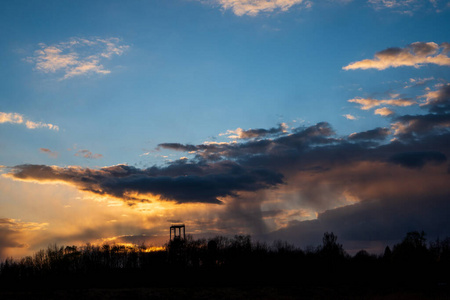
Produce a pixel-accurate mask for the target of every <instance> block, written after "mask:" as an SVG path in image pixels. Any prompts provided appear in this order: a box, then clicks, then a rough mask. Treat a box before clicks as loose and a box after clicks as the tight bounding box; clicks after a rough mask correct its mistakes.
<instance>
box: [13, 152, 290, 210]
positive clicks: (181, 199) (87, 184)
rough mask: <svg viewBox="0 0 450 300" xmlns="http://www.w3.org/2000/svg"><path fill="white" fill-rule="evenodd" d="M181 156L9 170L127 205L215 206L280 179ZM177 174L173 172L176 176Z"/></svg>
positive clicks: (25, 177)
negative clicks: (141, 163)
mask: <svg viewBox="0 0 450 300" xmlns="http://www.w3.org/2000/svg"><path fill="white" fill-rule="evenodd" d="M184 161H185V160H180V161H178V162H177V163H176V164H175V163H174V164H172V165H171V166H170V167H167V168H158V167H152V168H149V169H144V170H142V169H137V168H134V167H130V166H125V165H118V166H112V167H104V168H101V169H99V170H95V169H88V168H76V167H67V168H62V167H56V166H45V165H20V166H16V167H14V169H13V172H12V173H10V174H9V176H11V177H12V178H14V179H19V180H31V181H40V182H63V183H67V184H70V185H74V186H76V187H77V188H79V189H80V190H83V191H89V192H92V193H95V194H99V195H108V196H113V197H117V198H120V199H123V200H124V201H127V202H128V203H129V204H133V203H138V202H140V201H148V199H149V198H152V197H150V196H148V195H153V196H157V197H158V198H159V199H160V200H172V201H177V202H178V203H187V202H203V203H216V204H220V203H221V201H220V200H219V199H218V198H220V197H225V196H229V195H235V193H236V192H237V191H257V190H259V189H264V188H269V187H271V186H275V185H277V184H280V183H282V175H280V174H277V173H275V172H272V171H270V170H264V169H257V168H255V169H253V170H245V169H243V168H241V167H240V166H239V165H237V164H233V163H231V162H223V163H215V164H209V165H204V166H202V165H198V164H188V163H185V162H184ZM175 174H176V175H175Z"/></svg>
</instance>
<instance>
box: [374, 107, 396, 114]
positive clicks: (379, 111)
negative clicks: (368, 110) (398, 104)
mask: <svg viewBox="0 0 450 300" xmlns="http://www.w3.org/2000/svg"><path fill="white" fill-rule="evenodd" d="M374 113H375V114H376V115H380V116H389V115H392V114H394V111H392V110H390V109H389V108H387V107H382V108H378V109H375V112H374Z"/></svg>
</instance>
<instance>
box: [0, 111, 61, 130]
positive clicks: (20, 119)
mask: <svg viewBox="0 0 450 300" xmlns="http://www.w3.org/2000/svg"><path fill="white" fill-rule="evenodd" d="M0 123H12V124H24V125H25V126H26V127H27V128H28V129H37V128H47V129H50V130H56V131H58V130H59V126H58V125H54V124H50V123H42V122H34V121H31V120H27V119H25V118H24V116H23V115H21V114H18V113H5V112H0Z"/></svg>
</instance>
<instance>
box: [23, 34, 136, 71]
mask: <svg viewBox="0 0 450 300" xmlns="http://www.w3.org/2000/svg"><path fill="white" fill-rule="evenodd" d="M39 47H40V48H41V49H39V50H36V51H35V53H34V56H32V57H28V58H27V60H28V61H29V62H31V63H34V64H35V68H36V70H38V71H41V72H44V73H56V72H60V73H62V74H64V75H63V77H62V78H61V79H67V78H70V77H74V76H80V75H87V74H108V73H111V71H110V70H107V69H105V67H104V66H103V64H102V62H103V61H105V60H109V59H111V58H112V57H113V56H114V55H117V56H119V55H122V54H123V53H124V52H125V51H126V50H127V49H128V48H129V46H128V45H124V44H121V41H120V40H119V39H118V38H108V39H100V38H94V39H80V38H72V39H71V40H70V41H68V42H61V43H59V44H55V45H50V46H48V45H46V44H44V43H40V44H39Z"/></svg>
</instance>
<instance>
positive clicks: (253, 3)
mask: <svg viewBox="0 0 450 300" xmlns="http://www.w3.org/2000/svg"><path fill="white" fill-rule="evenodd" d="M216 2H217V3H218V4H219V5H220V6H222V8H223V9H225V10H228V9H231V10H232V11H233V13H234V14H235V15H237V16H243V15H249V16H256V15H258V14H259V13H262V12H274V11H287V10H289V9H290V8H291V7H293V6H297V5H300V4H303V6H304V7H305V8H309V7H311V5H312V2H311V1H305V0H216Z"/></svg>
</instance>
